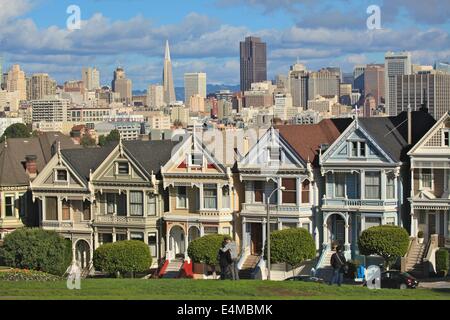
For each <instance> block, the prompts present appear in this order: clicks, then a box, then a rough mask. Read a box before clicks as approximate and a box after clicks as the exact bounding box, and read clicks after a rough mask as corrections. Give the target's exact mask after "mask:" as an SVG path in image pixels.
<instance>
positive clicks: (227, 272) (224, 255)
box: [218, 241, 233, 280]
mask: <svg viewBox="0 0 450 320" xmlns="http://www.w3.org/2000/svg"><path fill="white" fill-rule="evenodd" d="M226 245H227V243H226V241H224V242H223V244H222V248H221V249H219V253H218V260H219V266H220V280H226V279H232V276H231V265H232V263H233V259H232V258H231V250H229V249H228V250H226V251H224V250H223V248H225V246H226Z"/></svg>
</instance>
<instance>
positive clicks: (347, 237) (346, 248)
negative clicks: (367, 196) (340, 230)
mask: <svg viewBox="0 0 450 320" xmlns="http://www.w3.org/2000/svg"><path fill="white" fill-rule="evenodd" d="M348 220H349V215H348V213H347V214H346V216H345V244H344V246H345V250H346V251H347V250H350V242H349V238H350V235H349V230H350V225H349V223H348Z"/></svg>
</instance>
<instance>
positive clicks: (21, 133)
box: [0, 123, 31, 142]
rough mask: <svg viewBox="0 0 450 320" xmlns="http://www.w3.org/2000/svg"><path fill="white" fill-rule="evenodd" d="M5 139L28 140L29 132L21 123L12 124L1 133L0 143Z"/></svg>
mask: <svg viewBox="0 0 450 320" xmlns="http://www.w3.org/2000/svg"><path fill="white" fill-rule="evenodd" d="M5 137H6V138H29V137H31V133H30V130H28V128H27V126H26V125H25V124H23V123H14V124H12V125H10V126H9V127H8V128H6V130H5V132H4V133H3V135H2V137H1V138H0V141H1V142H3V141H5Z"/></svg>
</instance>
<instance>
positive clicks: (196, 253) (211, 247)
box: [187, 234, 226, 266]
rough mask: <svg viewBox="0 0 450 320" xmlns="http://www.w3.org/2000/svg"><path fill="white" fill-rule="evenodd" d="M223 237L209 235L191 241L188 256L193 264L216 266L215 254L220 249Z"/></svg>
mask: <svg viewBox="0 0 450 320" xmlns="http://www.w3.org/2000/svg"><path fill="white" fill-rule="evenodd" d="M225 237H226V236H224V235H222V234H209V235H206V236H203V237H201V238H197V239H195V240H193V241H192V242H191V243H189V246H188V250H187V252H188V256H189V257H190V258H191V259H192V261H194V262H195V263H205V264H207V265H211V266H215V265H217V264H218V263H219V261H217V254H218V252H219V249H220V248H221V247H222V243H223V241H224V240H225Z"/></svg>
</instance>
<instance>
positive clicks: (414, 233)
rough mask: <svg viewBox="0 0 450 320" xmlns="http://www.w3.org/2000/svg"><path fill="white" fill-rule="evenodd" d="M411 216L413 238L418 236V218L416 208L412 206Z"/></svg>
mask: <svg viewBox="0 0 450 320" xmlns="http://www.w3.org/2000/svg"><path fill="white" fill-rule="evenodd" d="M410 216H411V230H410V232H411V237H415V236H416V235H417V231H418V230H417V228H418V226H417V217H416V215H415V214H414V207H413V206H411V212H410Z"/></svg>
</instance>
